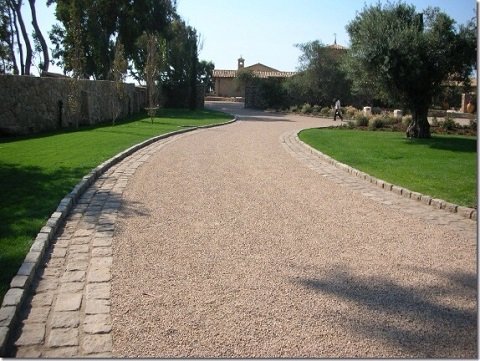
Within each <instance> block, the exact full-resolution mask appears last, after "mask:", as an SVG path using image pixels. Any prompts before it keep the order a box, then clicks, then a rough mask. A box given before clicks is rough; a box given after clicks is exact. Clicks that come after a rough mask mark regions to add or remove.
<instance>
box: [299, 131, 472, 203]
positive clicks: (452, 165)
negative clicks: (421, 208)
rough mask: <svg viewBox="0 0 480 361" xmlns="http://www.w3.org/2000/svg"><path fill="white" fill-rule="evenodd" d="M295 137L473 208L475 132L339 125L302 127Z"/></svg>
mask: <svg viewBox="0 0 480 361" xmlns="http://www.w3.org/2000/svg"><path fill="white" fill-rule="evenodd" d="M299 137H300V139H301V140H302V141H304V142H305V143H307V144H309V145H311V146H312V147H314V148H315V149H318V150H319V151H321V152H322V153H324V154H327V155H329V156H330V157H332V158H334V159H336V160H338V161H339V162H341V163H345V164H348V165H350V166H352V167H353V168H356V169H359V170H361V171H363V172H365V173H368V174H370V175H372V176H374V177H376V178H379V179H383V180H384V181H387V182H389V183H392V184H396V185H399V186H402V187H405V188H408V189H410V190H411V191H416V192H420V193H422V194H427V195H430V196H432V197H434V198H440V199H444V200H446V201H448V202H452V203H455V204H459V205H463V206H467V207H475V208H476V205H477V194H476V189H477V173H476V171H477V139H476V138H473V137H464V136H451V135H436V134H434V135H432V138H431V139H421V140H420V139H417V140H408V139H406V138H405V134H404V133H397V132H380V131H377V132H372V131H358V130H343V129H308V130H304V131H302V132H301V133H300V134H299Z"/></svg>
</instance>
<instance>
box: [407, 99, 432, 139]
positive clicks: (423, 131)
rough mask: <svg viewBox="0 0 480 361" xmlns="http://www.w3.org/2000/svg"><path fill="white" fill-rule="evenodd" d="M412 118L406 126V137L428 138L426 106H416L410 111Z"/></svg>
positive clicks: (429, 135) (428, 127) (428, 124)
mask: <svg viewBox="0 0 480 361" xmlns="http://www.w3.org/2000/svg"><path fill="white" fill-rule="evenodd" d="M412 115H413V119H412V122H411V123H410V125H409V126H408V128H407V137H408V138H430V137H431V134H430V123H428V106H424V105H422V106H416V107H415V108H414V109H413V112H412Z"/></svg>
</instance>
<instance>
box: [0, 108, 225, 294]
mask: <svg viewBox="0 0 480 361" xmlns="http://www.w3.org/2000/svg"><path fill="white" fill-rule="evenodd" d="M228 119H231V116H229V115H226V114H224V113H220V112H213V111H207V110H197V111H193V112H192V111H188V110H176V109H161V110H160V111H159V114H158V117H157V118H155V120H154V123H153V124H151V123H150V120H149V119H146V118H145V115H141V116H136V117H134V118H131V119H129V120H124V121H120V122H118V123H117V125H116V126H115V127H113V126H111V125H107V126H105V125H101V126H94V127H82V129H81V131H77V132H72V131H63V132H56V133H49V134H42V135H39V136H34V137H21V138H8V139H0V145H1V149H2V151H1V152H0V187H1V189H2V190H3V191H2V192H0V218H1V219H2V222H0V264H1V265H2V272H0V302H1V299H2V298H3V295H4V294H5V292H6V290H7V288H8V285H9V283H10V281H11V278H12V277H13V276H14V275H15V274H16V272H17V271H18V268H19V267H20V265H21V263H22V261H23V259H24V257H25V255H26V253H27V252H28V249H29V248H30V246H31V243H32V241H31V240H32V239H33V238H35V235H36V234H37V233H38V232H39V230H40V228H41V227H42V226H43V225H44V224H45V222H46V221H47V219H48V217H49V216H50V215H51V214H52V212H53V211H54V210H55V208H56V207H57V205H58V203H59V202H60V200H61V199H62V198H63V197H64V196H65V195H66V194H67V193H68V192H70V191H71V190H72V188H73V187H74V186H75V184H77V183H78V182H79V181H80V180H81V178H82V177H83V176H84V175H85V174H87V173H88V172H89V171H90V170H91V169H92V168H94V167H96V166H97V165H98V164H100V163H102V162H103V161H105V160H107V159H109V158H110V157H112V156H113V155H115V154H117V153H119V152H121V151H122V150H124V149H126V148H128V147H130V146H132V145H134V144H137V143H139V142H141V141H143V140H145V139H148V138H151V137H153V136H156V135H159V134H163V133H167V132H171V131H174V130H178V129H179V128H180V127H184V126H199V125H207V124H214V123H221V122H225V121H227V120H228ZM59 149H61V150H62V151H61V152H59Z"/></svg>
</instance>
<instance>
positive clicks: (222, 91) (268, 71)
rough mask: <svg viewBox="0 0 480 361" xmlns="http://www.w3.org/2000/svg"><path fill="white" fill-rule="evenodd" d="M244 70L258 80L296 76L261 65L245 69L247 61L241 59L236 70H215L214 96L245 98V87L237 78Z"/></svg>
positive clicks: (290, 72) (293, 73)
mask: <svg viewBox="0 0 480 361" xmlns="http://www.w3.org/2000/svg"><path fill="white" fill-rule="evenodd" d="M242 70H245V71H250V72H252V74H253V75H254V76H255V77H258V78H288V77H291V76H293V75H295V74H296V72H293V71H280V70H277V69H274V68H271V67H269V66H266V65H263V64H261V63H257V64H254V65H250V66H247V67H245V59H243V58H242V57H240V58H239V59H238V65H237V69H236V70H223V69H218V70H217V69H215V70H214V71H213V82H214V84H215V90H214V94H213V95H214V96H217V97H227V98H231V97H234V98H237V97H240V98H243V97H244V96H245V86H244V85H242V84H241V82H240V81H238V78H237V76H238V74H239V72H241V71H242Z"/></svg>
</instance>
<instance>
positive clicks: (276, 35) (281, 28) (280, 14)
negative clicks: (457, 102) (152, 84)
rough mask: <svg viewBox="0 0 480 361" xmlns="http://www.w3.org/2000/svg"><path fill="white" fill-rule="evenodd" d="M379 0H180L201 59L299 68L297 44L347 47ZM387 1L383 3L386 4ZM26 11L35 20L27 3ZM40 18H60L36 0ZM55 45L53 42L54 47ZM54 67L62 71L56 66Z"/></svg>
mask: <svg viewBox="0 0 480 361" xmlns="http://www.w3.org/2000/svg"><path fill="white" fill-rule="evenodd" d="M377 2H378V0H366V1H362V0H177V11H178V13H179V14H180V15H181V16H182V18H183V19H185V20H186V21H187V23H188V24H189V25H191V26H193V27H195V28H196V29H197V31H198V32H199V33H200V34H201V36H202V39H203V48H202V50H201V52H200V59H205V60H211V61H213V62H214V63H215V67H216V68H217V69H235V68H236V66H237V59H238V57H239V56H240V55H242V56H243V57H244V58H245V65H246V66H248V65H252V64H255V63H262V64H265V65H268V66H271V67H273V68H276V69H279V70H283V71H294V70H296V67H297V66H298V57H299V55H300V52H299V51H298V49H297V48H296V47H295V46H294V45H295V44H298V43H305V42H308V41H312V40H320V41H321V42H323V43H324V44H331V43H333V40H334V35H333V34H334V33H336V34H337V43H339V44H341V45H345V46H348V45H349V38H348V34H347V32H346V30H345V26H346V25H347V24H348V23H349V22H350V21H351V20H353V19H354V18H355V15H356V13H357V12H359V11H361V10H362V9H363V7H364V5H365V4H367V5H370V4H376V3H377ZM383 2H384V1H382V3H383ZM405 2H406V3H409V4H413V5H415V7H416V8H417V11H421V10H423V9H425V8H427V7H428V6H438V7H439V8H440V9H441V10H443V11H444V12H446V13H447V14H448V15H450V16H451V17H452V18H453V19H454V20H455V21H457V23H459V24H465V23H466V22H467V20H468V19H470V18H472V17H473V16H475V8H476V1H475V0H406V1H405ZM25 3H26V4H25V5H24V7H23V14H24V16H25V19H26V22H27V23H29V22H30V20H29V18H30V14H29V13H30V9H29V7H28V3H27V2H26V1H25ZM36 3H37V11H38V14H37V17H38V19H39V23H40V27H41V29H42V30H43V32H44V34H45V35H47V34H46V33H47V32H48V31H50V30H51V27H52V24H53V23H54V22H56V19H55V16H54V8H53V6H51V7H49V8H47V7H46V5H45V4H46V1H45V0H37V2H36ZM50 47H51V45H50ZM51 71H56V72H60V71H61V70H60V69H58V68H56V67H52V68H51Z"/></svg>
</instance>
